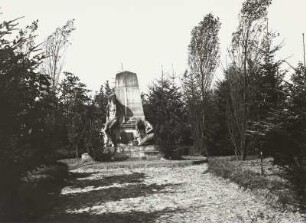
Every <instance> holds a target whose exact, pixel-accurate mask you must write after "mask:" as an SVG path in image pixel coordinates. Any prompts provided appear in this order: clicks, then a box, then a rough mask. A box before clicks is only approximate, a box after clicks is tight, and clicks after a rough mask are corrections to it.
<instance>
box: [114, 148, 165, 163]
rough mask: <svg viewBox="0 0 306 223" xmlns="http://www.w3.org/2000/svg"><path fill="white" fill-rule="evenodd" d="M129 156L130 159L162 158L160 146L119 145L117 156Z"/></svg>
mask: <svg viewBox="0 0 306 223" xmlns="http://www.w3.org/2000/svg"><path fill="white" fill-rule="evenodd" d="M124 156H125V157H129V158H130V159H145V160H155V159H160V157H161V156H160V153H159V149H158V146H156V145H148V146H131V145H124V144H120V145H118V150H117V157H118V158H119V157H124Z"/></svg>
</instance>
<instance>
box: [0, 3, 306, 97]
mask: <svg viewBox="0 0 306 223" xmlns="http://www.w3.org/2000/svg"><path fill="white" fill-rule="evenodd" d="M242 2H243V0H150V1H149V0H146V1H145V0H111V1H106V0H87V1H76V0H52V1H43V0H27V1H23V0H0V7H1V9H0V12H1V13H2V15H1V17H2V18H1V20H2V19H14V18H16V17H20V16H25V18H24V19H23V20H22V21H20V23H21V25H26V24H30V23H31V21H33V20H36V19H38V20H39V23H38V25H39V29H38V32H37V34H38V35H39V38H38V42H39V41H40V42H41V41H43V40H44V38H46V37H47V36H48V35H49V34H51V33H52V32H53V31H54V30H55V29H56V27H59V26H62V25H64V23H65V22H66V21H67V20H68V19H72V18H75V20H76V22H75V24H76V28H77V29H76V31H75V32H74V34H73V36H72V39H71V41H72V45H71V46H70V47H69V49H68V51H67V54H66V60H65V61H66V62H65V67H64V70H66V71H69V72H73V73H75V74H76V75H78V76H79V77H80V78H81V80H82V82H84V83H86V84H87V86H88V88H90V89H92V90H94V91H96V90H98V89H99V87H100V85H101V84H102V83H104V82H105V81H106V80H110V81H113V80H112V78H114V77H115V74H116V73H117V72H119V71H121V69H122V66H121V64H122V65H123V69H124V70H129V71H132V72H135V73H137V75H138V79H139V83H140V88H141V91H146V89H147V85H148V84H150V82H151V81H152V80H153V79H154V78H156V77H159V76H160V74H161V66H163V70H164V73H172V69H174V71H175V73H176V74H182V73H183V72H184V71H185V70H186V69H187V47H188V44H189V41H190V38H191V35H190V33H191V29H192V28H193V27H194V26H195V25H197V24H198V23H199V22H200V21H201V20H202V19H203V17H204V16H205V15H206V14H207V13H210V12H212V13H213V14H214V15H215V16H218V17H219V18H220V22H221V23H222V25H221V30H220V43H221V62H222V65H223V66H226V63H227V59H226V50H227V47H228V46H229V44H230V42H231V34H232V32H234V31H235V29H236V27H237V25H238V13H239V10H240V8H241V5H242ZM305 9H306V1H305V0H294V1H289V0H274V1H273V3H272V5H271V7H270V10H269V29H271V30H273V31H276V32H278V33H280V37H279V38H278V41H279V42H281V41H282V40H285V45H284V47H283V49H282V50H281V52H280V54H279V57H281V58H287V57H290V58H289V59H288V61H289V62H290V63H292V65H296V64H297V62H298V61H302V60H303V47H302V33H303V32H304V33H306V13H305ZM217 73H218V77H219V78H221V77H222V69H218V71H217Z"/></svg>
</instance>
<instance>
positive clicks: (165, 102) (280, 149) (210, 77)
mask: <svg viewBox="0 0 306 223" xmlns="http://www.w3.org/2000/svg"><path fill="white" fill-rule="evenodd" d="M270 4H271V1H270V0H261V1H252V0H246V1H245V2H244V4H243V5H242V9H241V12H240V15H239V27H238V28H237V30H234V33H233V36H232V44H231V46H230V47H229V50H228V57H229V58H230V62H229V63H228V64H226V66H223V73H224V78H223V79H222V80H218V81H214V80H215V78H214V77H215V71H216V68H217V67H218V66H221V65H220V63H219V58H220V52H219V38H218V32H219V30H220V27H221V25H222V24H221V22H220V21H219V19H218V17H216V16H215V15H213V14H208V15H206V16H204V18H203V20H202V21H200V23H199V24H198V25H196V26H195V27H194V28H193V30H192V32H191V40H190V45H189V48H188V52H189V57H188V63H189V67H188V68H186V72H185V73H184V74H181V75H180V74H178V75H177V74H175V73H172V74H161V77H160V78H159V79H158V80H155V82H154V83H153V84H152V85H151V86H150V87H149V91H148V93H142V100H143V106H144V112H145V116H146V118H147V120H148V121H149V122H151V123H152V125H153V126H154V129H155V134H156V143H157V144H158V145H159V146H160V148H161V151H162V152H163V153H164V154H165V156H166V157H168V158H171V152H172V151H173V150H175V149H177V148H179V147H184V146H192V147H191V148H192V149H190V151H189V153H192V154H202V155H205V156H221V155H235V156H236V157H237V159H246V157H247V156H248V155H259V154H263V156H272V157H274V161H275V162H277V163H280V164H283V165H287V166H289V167H292V168H303V165H305V164H304V163H303V159H304V160H305V148H306V144H305V139H306V137H305V136H306V132H305V131H306V128H305V127H306V126H305V125H306V103H305V100H306V83H305V80H306V69H305V64H302V63H299V64H298V65H291V67H292V69H290V70H284V69H283V66H282V65H283V64H284V63H287V62H286V60H284V59H276V58H277V57H276V55H277V53H278V52H279V50H280V49H281V47H282V43H277V42H276V41H275V39H276V34H275V33H274V32H272V31H269V27H268V23H267V9H268V7H269V5H270ZM37 29H38V22H37V21H34V22H33V23H32V24H30V25H29V26H27V27H26V28H21V27H19V25H18V19H15V20H11V21H2V22H1V24H0V108H1V109H0V178H1V181H2V182H5V184H0V187H1V188H0V193H1V198H3V199H2V200H7V202H12V201H13V200H14V199H13V198H12V197H14V195H15V191H16V190H17V188H18V185H19V183H20V180H21V179H22V178H23V177H25V176H26V175H27V173H28V172H29V171H32V170H34V169H35V168H37V167H38V166H40V165H42V164H46V163H52V162H55V161H56V160H58V159H60V158H67V157H80V155H81V154H82V153H83V152H88V153H90V154H91V155H92V156H93V157H97V154H102V153H103V148H104V145H103V136H102V135H101V128H102V126H103V123H105V118H106V113H105V107H106V104H107V99H108V97H109V96H110V95H111V94H112V92H113V89H112V88H111V86H110V84H109V82H106V83H104V84H102V85H101V88H100V91H99V92H96V93H92V92H90V90H89V89H87V88H86V85H85V84H84V83H82V82H81V80H80V79H79V78H78V76H77V75H76V74H73V73H70V72H67V71H65V72H63V71H62V64H63V60H64V53H65V50H66V49H67V47H68V46H69V44H71V43H70V42H69V38H70V36H71V35H72V34H73V31H74V29H75V25H74V20H70V21H67V23H66V24H65V25H64V26H63V27H59V28H58V29H57V30H55V32H54V33H52V34H51V35H50V36H49V37H48V38H47V39H46V41H45V42H44V43H42V44H40V45H37V43H36V42H35V37H36V34H35V32H36V30H37Z"/></svg>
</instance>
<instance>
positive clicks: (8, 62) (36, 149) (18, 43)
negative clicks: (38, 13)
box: [0, 19, 54, 220]
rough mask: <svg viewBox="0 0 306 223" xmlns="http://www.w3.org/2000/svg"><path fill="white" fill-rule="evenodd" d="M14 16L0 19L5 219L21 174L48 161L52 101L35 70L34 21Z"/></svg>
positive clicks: (13, 214)
mask: <svg viewBox="0 0 306 223" xmlns="http://www.w3.org/2000/svg"><path fill="white" fill-rule="evenodd" d="M17 20H18V19H16V20H11V21H3V22H1V23H0V107H1V109H0V178H1V183H0V202H1V205H2V204H3V203H4V208H6V209H5V210H4V213H5V214H7V215H9V216H6V217H8V220H14V219H17V217H18V214H17V213H18V212H20V210H17V209H16V207H17V206H16V204H15V202H16V201H17V199H18V198H17V196H18V193H17V190H18V186H19V185H20V182H21V178H22V177H24V176H26V175H27V173H28V171H32V170H33V169H34V168H36V167H37V166H39V165H41V164H46V163H49V162H51V161H54V160H53V158H52V156H51V154H52V152H53V151H54V148H52V147H51V146H50V144H49V143H50V141H49V137H48V136H49V135H50V134H52V126H49V125H48V119H49V109H50V107H52V106H53V104H52V102H51V100H49V95H50V94H49V93H50V80H49V78H48V76H46V75H43V74H41V73H39V72H38V69H37V68H38V66H39V64H40V62H41V61H42V56H41V55H40V52H39V51H38V50H37V48H38V47H37V46H35V45H34V38H35V35H34V34H35V31H36V29H37V22H34V23H32V24H31V25H30V26H27V27H26V28H25V29H19V28H18V23H17ZM18 30H19V32H18ZM2 207H3V206H2ZM0 214H1V216H0V218H1V219H4V218H5V216H2V214H3V213H2V212H1V213H0Z"/></svg>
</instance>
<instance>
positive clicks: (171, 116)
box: [142, 75, 188, 158]
mask: <svg viewBox="0 0 306 223" xmlns="http://www.w3.org/2000/svg"><path fill="white" fill-rule="evenodd" d="M142 98H143V101H144V102H145V103H144V113H145V116H146V119H147V120H148V121H149V122H150V123H151V124H152V125H153V127H154V132H155V138H156V142H157V144H158V145H159V147H160V149H161V151H162V152H163V153H164V155H165V157H166V158H171V156H172V152H173V150H174V149H175V148H176V147H177V145H178V144H182V143H184V142H186V141H187V140H186V138H187V137H188V133H187V134H186V129H188V126H187V124H186V123H185V122H184V121H185V120H186V119H185V117H184V104H183V100H182V94H181V92H180V90H179V87H178V86H177V85H176V84H175V82H174V81H171V80H170V79H169V78H167V77H164V76H163V75H162V77H161V78H160V79H158V80H156V82H155V83H154V84H153V86H151V87H150V89H149V94H148V95H147V97H145V96H144V95H142ZM157 117H158V118H157ZM187 132H188V131H187ZM184 133H185V134H184Z"/></svg>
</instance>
